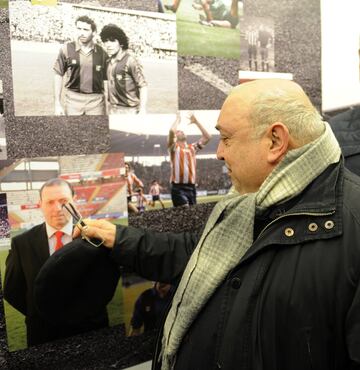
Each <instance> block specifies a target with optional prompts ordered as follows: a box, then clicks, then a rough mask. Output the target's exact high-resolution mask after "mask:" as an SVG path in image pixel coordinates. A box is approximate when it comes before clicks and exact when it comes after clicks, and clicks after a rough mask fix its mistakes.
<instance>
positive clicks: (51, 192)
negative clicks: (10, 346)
mask: <svg viewBox="0 0 360 370" xmlns="http://www.w3.org/2000/svg"><path fill="white" fill-rule="evenodd" d="M73 199H74V191H73V188H72V186H71V185H70V184H69V183H68V182H67V181H65V180H62V179H59V178H53V179H50V180H48V181H46V182H45V183H44V184H43V186H42V187H41V189H40V208H41V210H42V212H43V215H44V219H45V222H44V223H42V224H40V225H37V226H34V227H33V228H32V229H30V230H28V231H26V232H24V233H22V234H20V235H17V236H16V237H14V238H12V241H11V249H10V252H9V255H8V257H7V260H6V271H5V282H4V298H5V299H6V300H7V301H8V302H9V303H10V304H11V305H12V306H13V307H14V308H16V309H17V310H18V311H20V312H21V313H22V314H23V315H25V323H26V329H27V344H28V346H32V345H36V344H41V343H45V342H48V341H51V340H55V339H59V338H64V337H68V336H71V335H75V334H78V333H81V332H84V331H88V330H92V329H97V328H101V327H104V326H108V316H107V312H106V307H104V310H103V311H102V312H101V314H99V315H97V316H96V317H93V318H91V319H90V320H88V321H87V322H85V323H81V324H80V323H79V325H54V324H51V323H49V322H48V321H46V320H44V319H43V318H42V317H41V316H40V314H39V312H38V311H37V309H36V306H35V303H34V294H33V288H34V282H35V279H36V276H37V274H38V272H39V271H40V269H41V267H42V266H43V264H44V263H45V262H46V260H47V259H48V258H49V257H50V255H52V254H53V253H54V252H55V251H57V250H58V249H60V248H61V247H62V246H63V245H65V244H67V243H69V242H70V241H72V236H71V235H72V230H73V220H72V217H71V216H70V215H69V214H68V213H67V212H66V211H65V210H64V208H63V207H62V206H63V204H66V203H68V202H72V201H73ZM67 303H68V304H71V302H67Z"/></svg>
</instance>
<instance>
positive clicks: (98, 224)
mask: <svg viewBox="0 0 360 370" xmlns="http://www.w3.org/2000/svg"><path fill="white" fill-rule="evenodd" d="M84 222H85V224H86V225H87V227H84V228H83V229H82V233H83V234H84V235H86V236H87V237H88V238H96V239H102V240H104V244H103V245H105V247H107V248H110V249H111V248H113V246H114V244H115V235H116V226H115V225H114V224H112V223H111V222H109V221H106V220H90V219H84ZM79 236H81V232H80V229H79V228H78V227H75V229H74V231H73V238H74V239H75V238H78V237H79Z"/></svg>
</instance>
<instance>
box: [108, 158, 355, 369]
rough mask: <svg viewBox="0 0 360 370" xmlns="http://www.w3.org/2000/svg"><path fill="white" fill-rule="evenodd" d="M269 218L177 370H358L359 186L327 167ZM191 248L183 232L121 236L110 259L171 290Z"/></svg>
mask: <svg viewBox="0 0 360 370" xmlns="http://www.w3.org/2000/svg"><path fill="white" fill-rule="evenodd" d="M267 217H268V219H267V221H266V222H264V220H259V219H257V220H256V224H257V225H259V224H262V225H263V228H262V231H260V230H258V232H257V233H256V234H258V235H257V239H256V240H255V242H254V244H253V245H252V246H251V248H250V249H249V250H248V251H247V253H246V254H245V256H244V257H243V258H242V260H241V262H240V263H239V264H238V266H237V267H236V268H235V269H234V270H233V271H231V272H230V273H229V274H228V276H227V278H226V280H225V281H224V282H223V284H222V285H221V286H220V287H219V288H218V289H217V290H216V291H215V292H214V294H213V296H212V297H211V298H210V300H209V301H208V303H207V304H206V305H205V307H204V309H203V310H202V311H201V313H200V314H199V315H198V317H197V318H196V319H195V321H194V323H193V324H192V326H191V327H190V329H189V330H188V332H187V334H186V335H185V337H184V339H183V341H182V344H181V347H180V349H179V351H178V354H177V361H176V365H175V369H178V370H188V369H194V370H198V369H204V370H205V369H206V370H208V369H244V370H245V369H246V370H260V369H261V370H308V369H309V370H311V369H314V370H330V369H331V370H350V369H360V284H359V280H360V178H358V177H357V176H355V175H353V174H352V173H351V172H349V171H347V170H345V171H344V167H343V165H342V164H337V165H332V166H330V167H328V168H327V169H326V170H325V171H324V172H323V173H322V174H321V175H320V176H319V177H318V178H317V179H316V180H315V181H314V182H313V183H312V184H310V185H309V186H308V187H307V188H306V189H305V190H304V191H303V192H302V193H301V194H300V196H298V197H297V198H296V199H293V200H292V201H290V202H288V203H285V204H282V205H279V206H278V207H274V208H273V209H271V210H269V214H268V215H267ZM264 225H265V226H264ZM229 232H231V230H229ZM195 245H196V240H195V239H194V237H193V236H192V235H191V234H188V233H184V234H155V233H154V232H150V231H144V230H138V229H131V228H129V229H126V228H123V227H119V228H118V232H117V240H116V246H115V248H114V251H113V257H114V258H115V259H116V260H117V261H118V262H119V263H121V264H123V265H126V266H129V267H132V268H133V269H134V270H135V271H137V272H138V273H139V274H141V275H143V276H145V277H147V278H149V279H152V280H163V281H169V282H174V281H176V280H178V279H179V278H180V276H181V273H182V271H183V269H184V267H185V265H186V263H187V260H188V258H189V256H190V254H191V252H192V250H193V248H194V247H195ZM219 248H221V246H219ZM210 273H211V271H209V274H210ZM160 338H161V334H160ZM159 348H160V345H158V350H159ZM157 358H158V353H157V354H155V357H154V367H155V368H160V364H159V363H158V362H157V361H156V359H157Z"/></svg>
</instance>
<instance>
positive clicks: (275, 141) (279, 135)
mask: <svg viewBox="0 0 360 370" xmlns="http://www.w3.org/2000/svg"><path fill="white" fill-rule="evenodd" d="M266 135H267V138H268V140H269V148H268V153H267V160H268V163H270V164H277V163H279V162H280V161H281V159H282V158H283V157H284V155H285V154H286V153H287V152H288V150H289V149H290V134H289V130H288V128H287V127H286V126H285V125H284V124H283V123H281V122H275V123H273V124H272V125H270V126H269V128H268V130H267V133H266Z"/></svg>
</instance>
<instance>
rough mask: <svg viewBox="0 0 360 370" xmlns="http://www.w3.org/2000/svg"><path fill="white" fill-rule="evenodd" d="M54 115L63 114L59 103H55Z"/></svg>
mask: <svg viewBox="0 0 360 370" xmlns="http://www.w3.org/2000/svg"><path fill="white" fill-rule="evenodd" d="M55 116H65V111H64V108H63V107H62V105H61V103H60V102H59V103H55Z"/></svg>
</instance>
